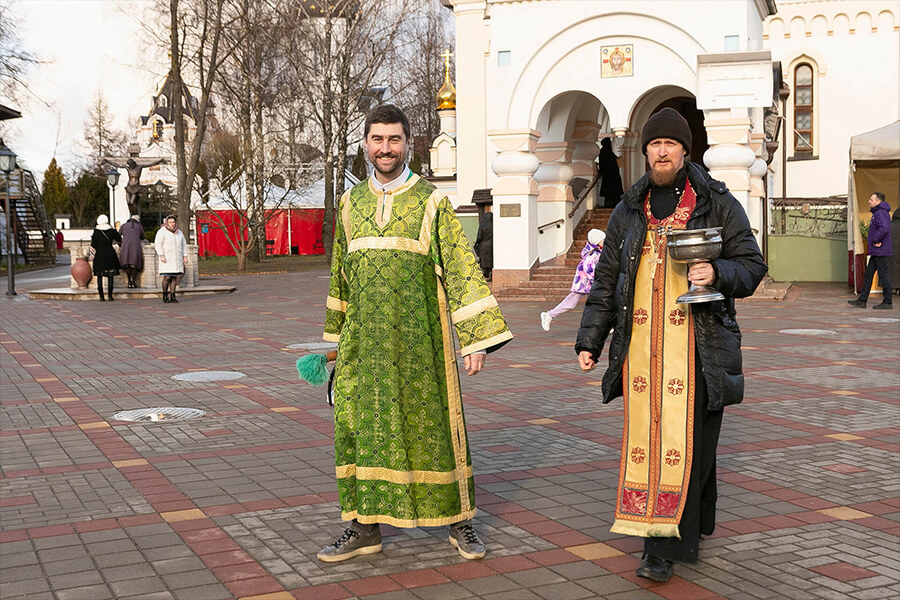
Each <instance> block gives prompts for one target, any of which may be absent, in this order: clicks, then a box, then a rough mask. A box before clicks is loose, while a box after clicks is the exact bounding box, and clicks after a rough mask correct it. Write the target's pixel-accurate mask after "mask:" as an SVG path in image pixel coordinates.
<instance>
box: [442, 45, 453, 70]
mask: <svg viewBox="0 0 900 600" xmlns="http://www.w3.org/2000/svg"><path fill="white" fill-rule="evenodd" d="M440 56H441V58H443V59H444V69H446V70H447V71H449V70H450V59H451V58H452V57H454V56H456V55H455V54H453V53H452V52H450V49H449V48H447V49H446V50H444V51H443V52H442V53H441V55H440Z"/></svg>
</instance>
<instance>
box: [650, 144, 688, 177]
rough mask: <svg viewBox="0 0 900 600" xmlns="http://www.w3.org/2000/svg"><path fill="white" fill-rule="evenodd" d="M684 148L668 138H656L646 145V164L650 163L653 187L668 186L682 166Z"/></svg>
mask: <svg viewBox="0 0 900 600" xmlns="http://www.w3.org/2000/svg"><path fill="white" fill-rule="evenodd" d="M684 155H685V152H684V146H682V145H681V142H679V141H677V140H673V139H669V138H656V139H654V140H651V141H650V143H648V144H647V162H649V163H650V181H651V182H652V183H653V184H654V185H658V186H663V187H665V186H669V185H672V184H673V183H674V182H675V176H676V175H677V174H678V171H680V170H681V167H683V166H684Z"/></svg>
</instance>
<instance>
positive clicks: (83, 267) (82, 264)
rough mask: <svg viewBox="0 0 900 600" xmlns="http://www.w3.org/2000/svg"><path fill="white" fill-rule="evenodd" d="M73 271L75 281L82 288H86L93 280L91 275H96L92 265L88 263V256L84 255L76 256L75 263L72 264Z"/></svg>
mask: <svg viewBox="0 0 900 600" xmlns="http://www.w3.org/2000/svg"><path fill="white" fill-rule="evenodd" d="M71 272H72V279H74V280H75V283H77V284H78V287H80V288H86V287H87V284H88V283H90V281H91V277H93V275H94V272H93V270H92V269H91V265H89V264H88V260H87V258H85V257H83V256H78V257H76V258H75V263H74V264H73V265H72V271H71Z"/></svg>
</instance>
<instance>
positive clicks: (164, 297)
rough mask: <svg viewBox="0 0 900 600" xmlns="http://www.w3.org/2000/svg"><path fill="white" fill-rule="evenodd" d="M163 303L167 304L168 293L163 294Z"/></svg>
mask: <svg viewBox="0 0 900 600" xmlns="http://www.w3.org/2000/svg"><path fill="white" fill-rule="evenodd" d="M163 302H165V303H166V304H168V303H169V292H163Z"/></svg>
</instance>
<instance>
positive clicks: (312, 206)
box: [196, 172, 359, 256]
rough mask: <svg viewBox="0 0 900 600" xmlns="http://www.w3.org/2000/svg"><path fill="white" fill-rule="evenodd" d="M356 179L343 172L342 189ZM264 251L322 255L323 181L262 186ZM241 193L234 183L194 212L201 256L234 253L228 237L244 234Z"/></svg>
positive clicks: (275, 253) (273, 254)
mask: <svg viewBox="0 0 900 600" xmlns="http://www.w3.org/2000/svg"><path fill="white" fill-rule="evenodd" d="M357 183H359V181H358V180H357V179H356V178H355V177H353V175H352V174H351V173H349V172H347V173H346V176H345V181H344V186H345V189H349V188H350V187H352V186H354V185H356V184H357ZM265 190H266V203H265V206H266V237H265V239H266V254H267V255H270V256H284V255H288V254H304V255H308V254H324V253H325V247H324V244H323V240H322V222H323V220H324V218H325V204H324V199H325V180H324V179H321V180H319V181H316V182H314V183H312V184H310V185H309V186H307V187H305V188H302V189H300V190H286V189H284V188H281V187H278V186H276V185H273V184H267V185H266V189H265ZM242 196H243V194H242V193H241V192H240V190H238V188H237V186H235V188H233V189H232V190H230V191H223V192H221V193H219V194H217V195H215V196H214V197H212V198H211V199H210V201H209V202H208V203H206V204H205V205H203V207H202V208H200V209H198V210H197V211H196V215H197V243H198V245H199V247H200V248H199V250H200V255H201V256H234V255H235V252H234V249H233V248H232V245H231V244H230V243H229V241H228V240H229V239H231V240H236V239H237V236H238V235H241V234H242V232H243V235H244V236H245V239H246V236H247V235H248V233H247V227H246V222H245V221H246V211H245V210H242V208H243V206H244V205H243V198H242Z"/></svg>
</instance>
